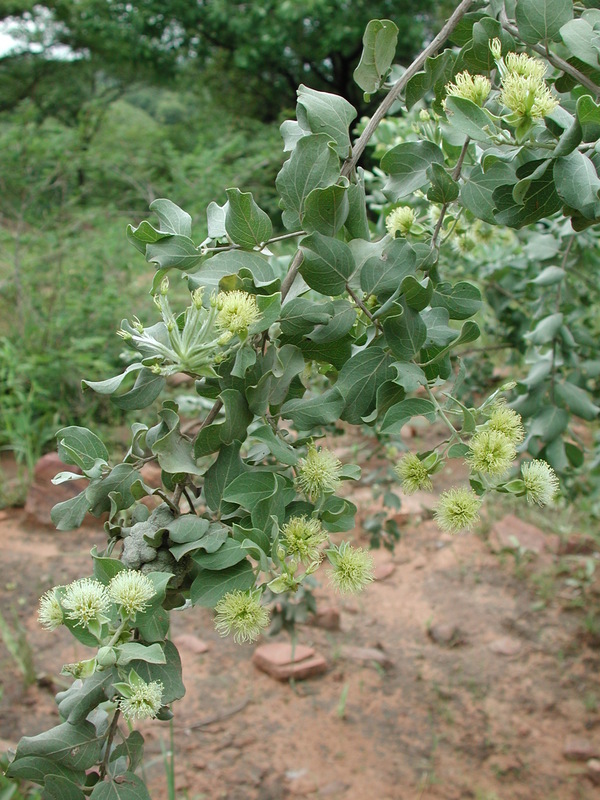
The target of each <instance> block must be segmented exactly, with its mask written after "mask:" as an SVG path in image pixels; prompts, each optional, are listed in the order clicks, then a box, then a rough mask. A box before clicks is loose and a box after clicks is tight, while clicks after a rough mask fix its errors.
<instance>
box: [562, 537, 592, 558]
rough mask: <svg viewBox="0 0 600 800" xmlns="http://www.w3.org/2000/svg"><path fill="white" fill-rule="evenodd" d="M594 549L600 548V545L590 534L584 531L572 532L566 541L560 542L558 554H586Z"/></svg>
mask: <svg viewBox="0 0 600 800" xmlns="http://www.w3.org/2000/svg"><path fill="white" fill-rule="evenodd" d="M596 550H600V545H599V544H598V543H597V542H596V541H595V540H594V538H593V537H592V536H586V535H585V534H584V533H572V534H571V535H570V536H569V538H568V539H567V541H566V542H561V543H560V547H559V550H558V552H559V555H561V556H573V555H575V556H587V555H591V553H593V552H595V551H596Z"/></svg>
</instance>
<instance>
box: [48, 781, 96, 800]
mask: <svg viewBox="0 0 600 800" xmlns="http://www.w3.org/2000/svg"><path fill="white" fill-rule="evenodd" d="M80 783H81V781H78V782H77V783H74V782H73V781H70V780H69V779H68V778H64V777H63V776H62V775H48V777H47V778H46V780H45V782H44V793H43V795H42V798H43V800H85V798H86V795H85V794H84V793H83V791H82V789H80V788H79V785H78V784H80Z"/></svg>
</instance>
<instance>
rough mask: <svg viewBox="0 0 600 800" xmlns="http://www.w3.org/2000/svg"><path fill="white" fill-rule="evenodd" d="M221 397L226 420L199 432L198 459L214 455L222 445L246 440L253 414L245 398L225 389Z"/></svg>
mask: <svg viewBox="0 0 600 800" xmlns="http://www.w3.org/2000/svg"><path fill="white" fill-rule="evenodd" d="M219 397H220V398H221V401H222V402H223V413H224V416H225V419H224V421H223V422H213V423H212V424H211V425H206V426H205V427H204V428H202V430H201V431H200V432H199V434H198V436H197V437H196V441H195V442H194V455H195V457H196V458H201V457H202V456H206V455H209V453H214V452H215V451H216V450H219V449H220V448H221V446H222V445H225V444H231V442H233V441H235V440H236V439H237V440H239V441H243V440H244V439H245V438H246V431H247V430H248V425H249V424H250V423H251V422H252V419H253V414H252V412H251V411H250V409H249V408H248V404H247V402H246V400H245V398H244V396H243V395H242V393H241V392H238V391H237V390H236V389H224V390H223V391H222V392H221V394H220V395H219Z"/></svg>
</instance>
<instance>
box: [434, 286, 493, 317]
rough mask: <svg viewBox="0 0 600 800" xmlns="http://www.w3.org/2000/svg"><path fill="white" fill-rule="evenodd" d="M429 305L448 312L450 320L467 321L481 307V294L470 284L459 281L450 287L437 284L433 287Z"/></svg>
mask: <svg viewBox="0 0 600 800" xmlns="http://www.w3.org/2000/svg"><path fill="white" fill-rule="evenodd" d="M431 305H432V306H433V307H434V308H435V307H441V308H445V309H447V310H448V316H449V317H450V319H467V318H468V317H472V316H473V314H476V313H477V312H478V311H479V309H480V308H481V306H482V305H483V303H482V300H481V292H480V291H479V289H478V288H477V287H476V286H474V285H473V284H472V283H468V282H467V281H459V282H458V283H456V284H454V286H452V284H451V283H438V285H437V286H436V287H435V291H434V293H433V297H432V299H431Z"/></svg>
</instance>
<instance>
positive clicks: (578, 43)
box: [560, 19, 600, 70]
mask: <svg viewBox="0 0 600 800" xmlns="http://www.w3.org/2000/svg"><path fill="white" fill-rule="evenodd" d="M596 35H597V32H596V31H595V30H594V28H593V27H592V26H591V25H590V24H589V22H587V21H586V20H584V19H572V20H570V21H569V22H567V23H566V24H565V25H563V26H562V28H561V29H560V36H561V39H562V40H563V42H564V43H565V44H566V46H567V48H568V49H569V52H570V53H571V55H572V56H575V58H577V59H578V60H579V61H583V63H584V64H587V65H588V66H590V67H593V69H595V70H600V64H599V63H598V48H597V47H594V45H593V44H592V41H593V39H594V37H595V36H596Z"/></svg>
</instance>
